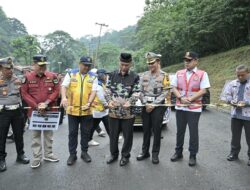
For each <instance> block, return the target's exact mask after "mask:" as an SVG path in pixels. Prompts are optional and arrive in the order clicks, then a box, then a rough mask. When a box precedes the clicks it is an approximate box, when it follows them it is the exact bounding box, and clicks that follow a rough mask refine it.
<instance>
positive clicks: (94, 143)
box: [88, 140, 100, 146]
mask: <svg viewBox="0 0 250 190" xmlns="http://www.w3.org/2000/svg"><path fill="white" fill-rule="evenodd" d="M88 144H89V146H99V145H100V143H99V142H96V141H94V140H91V141H89V143H88Z"/></svg>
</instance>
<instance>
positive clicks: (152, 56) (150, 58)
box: [145, 52, 161, 63]
mask: <svg viewBox="0 0 250 190" xmlns="http://www.w3.org/2000/svg"><path fill="white" fill-rule="evenodd" d="M145 58H146V59H147V63H154V62H155V61H156V60H160V58H161V54H156V53H153V52H148V53H146V55H145Z"/></svg>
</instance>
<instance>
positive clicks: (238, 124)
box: [231, 118, 250, 158]
mask: <svg viewBox="0 0 250 190" xmlns="http://www.w3.org/2000/svg"><path fill="white" fill-rule="evenodd" d="M243 127H244V129H245V135H246V141H247V145H248V157H249V158H250V121H246V120H242V119H235V118H232V119H231V130H232V141H231V153H232V154H235V155H238V154H239V152H240V149H241V145H240V141H241V133H242V128H243Z"/></svg>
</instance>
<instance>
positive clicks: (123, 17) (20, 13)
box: [0, 0, 145, 38]
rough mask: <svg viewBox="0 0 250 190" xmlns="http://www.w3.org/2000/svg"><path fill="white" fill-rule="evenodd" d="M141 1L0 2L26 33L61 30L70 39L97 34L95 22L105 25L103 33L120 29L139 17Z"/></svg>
mask: <svg viewBox="0 0 250 190" xmlns="http://www.w3.org/2000/svg"><path fill="white" fill-rule="evenodd" d="M144 1H145V0H0V6H1V7H2V8H3V10H4V12H5V13H6V15H7V16H8V17H15V18H17V19H19V20H20V21H21V22H22V23H23V24H24V25H25V26H26V28H27V30H28V32H29V33H30V34H37V35H46V34H48V33H51V32H54V31H55V30H64V31H65V32H68V33H69V34H70V35H71V36H72V37H74V38H79V37H81V36H84V35H87V34H91V35H94V36H96V35H98V33H99V27H98V26H97V25H95V23H96V22H99V23H105V24H108V25H109V27H107V28H105V27H104V29H103V33H104V32H106V31H111V30H121V29H123V28H125V27H127V26H128V25H133V24H135V23H136V22H137V20H138V17H140V16H142V14H143V8H144Z"/></svg>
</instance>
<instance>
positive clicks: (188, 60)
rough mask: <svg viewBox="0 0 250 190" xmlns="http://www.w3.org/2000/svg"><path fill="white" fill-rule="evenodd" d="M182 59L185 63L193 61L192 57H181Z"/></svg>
mask: <svg viewBox="0 0 250 190" xmlns="http://www.w3.org/2000/svg"><path fill="white" fill-rule="evenodd" d="M183 61H184V62H185V63H191V62H192V61H193V59H187V58H185V59H183Z"/></svg>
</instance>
